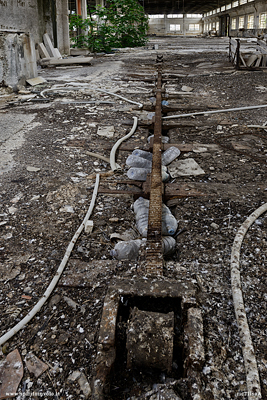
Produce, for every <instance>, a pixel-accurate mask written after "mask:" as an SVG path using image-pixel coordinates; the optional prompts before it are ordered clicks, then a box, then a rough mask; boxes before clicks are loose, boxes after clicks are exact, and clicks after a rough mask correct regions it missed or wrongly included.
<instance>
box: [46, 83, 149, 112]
mask: <svg viewBox="0 0 267 400" xmlns="http://www.w3.org/2000/svg"><path fill="white" fill-rule="evenodd" d="M82 89H83V90H84V89H90V90H92V91H94V90H95V91H96V92H103V93H106V94H108V95H110V96H116V97H119V98H120V99H122V100H125V101H127V102H128V103H131V104H136V105H137V106H138V107H139V108H142V107H143V104H142V103H138V102H136V101H133V100H130V99H127V98H126V97H123V96H120V95H119V94H117V93H113V92H108V91H107V90H104V89H94V88H92V87H88V86H71V87H57V88H54V89H52V88H50V89H45V90H43V91H42V92H41V93H40V95H41V96H42V97H44V98H46V97H45V96H44V93H47V92H58V91H63V92H64V91H66V90H82Z"/></svg>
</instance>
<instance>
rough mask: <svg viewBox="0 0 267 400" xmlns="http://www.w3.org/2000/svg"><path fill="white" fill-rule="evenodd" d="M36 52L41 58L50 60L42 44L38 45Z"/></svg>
mask: <svg viewBox="0 0 267 400" xmlns="http://www.w3.org/2000/svg"><path fill="white" fill-rule="evenodd" d="M38 51H39V54H40V57H41V58H50V56H49V53H48V51H47V50H46V47H45V45H44V44H43V43H38Z"/></svg>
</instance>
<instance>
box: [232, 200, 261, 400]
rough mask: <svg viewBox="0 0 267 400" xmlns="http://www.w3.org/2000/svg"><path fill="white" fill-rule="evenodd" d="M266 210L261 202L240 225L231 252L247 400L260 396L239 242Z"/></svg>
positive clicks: (233, 285) (233, 290) (236, 313)
mask: <svg viewBox="0 0 267 400" xmlns="http://www.w3.org/2000/svg"><path fill="white" fill-rule="evenodd" d="M266 211H267V203H265V204H263V205H262V206H261V207H259V208H258V209H257V210H255V211H254V212H253V213H252V214H251V215H250V216H249V217H248V218H247V219H246V221H245V222H244V223H243V224H242V225H241V227H240V228H239V231H238V232H237V234H236V237H235V240H234V243H233V247H232V253H231V285H232V295H233V302H234V308H235V315H236V319H237V324H238V329H239V335H240V339H241V345H242V351H243V358H244V363H245V369H246V379H247V396H248V400H255V399H261V398H262V397H261V386H260V379H259V372H258V367H257V361H256V357H255V352H254V348H253V344H252V340H251V335H250V330H249V326H248V321H247V316H246V312H245V306H244V301H243V294H242V289H241V278H240V270H239V258H240V249H241V244H242V241H243V239H244V237H245V235H246V233H247V231H248V229H249V227H250V226H251V225H252V224H253V223H254V221H255V220H256V219H257V218H259V216H260V215H261V214H263V213H264V212H266Z"/></svg>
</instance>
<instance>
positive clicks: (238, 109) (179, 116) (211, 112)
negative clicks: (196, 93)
mask: <svg viewBox="0 0 267 400" xmlns="http://www.w3.org/2000/svg"><path fill="white" fill-rule="evenodd" d="M266 107H267V104H262V105H260V106H248V107H238V108H226V109H224V110H213V111H198V112H195V113H189V114H178V115H169V116H167V117H162V119H171V118H182V117H193V116H195V115H206V114H217V113H225V112H232V111H244V110H254V109H255V108H266Z"/></svg>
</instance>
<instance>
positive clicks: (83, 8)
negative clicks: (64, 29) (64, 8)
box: [76, 0, 87, 19]
mask: <svg viewBox="0 0 267 400" xmlns="http://www.w3.org/2000/svg"><path fill="white" fill-rule="evenodd" d="M76 10H77V14H78V15H80V16H81V17H82V19H85V18H87V0H76Z"/></svg>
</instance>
